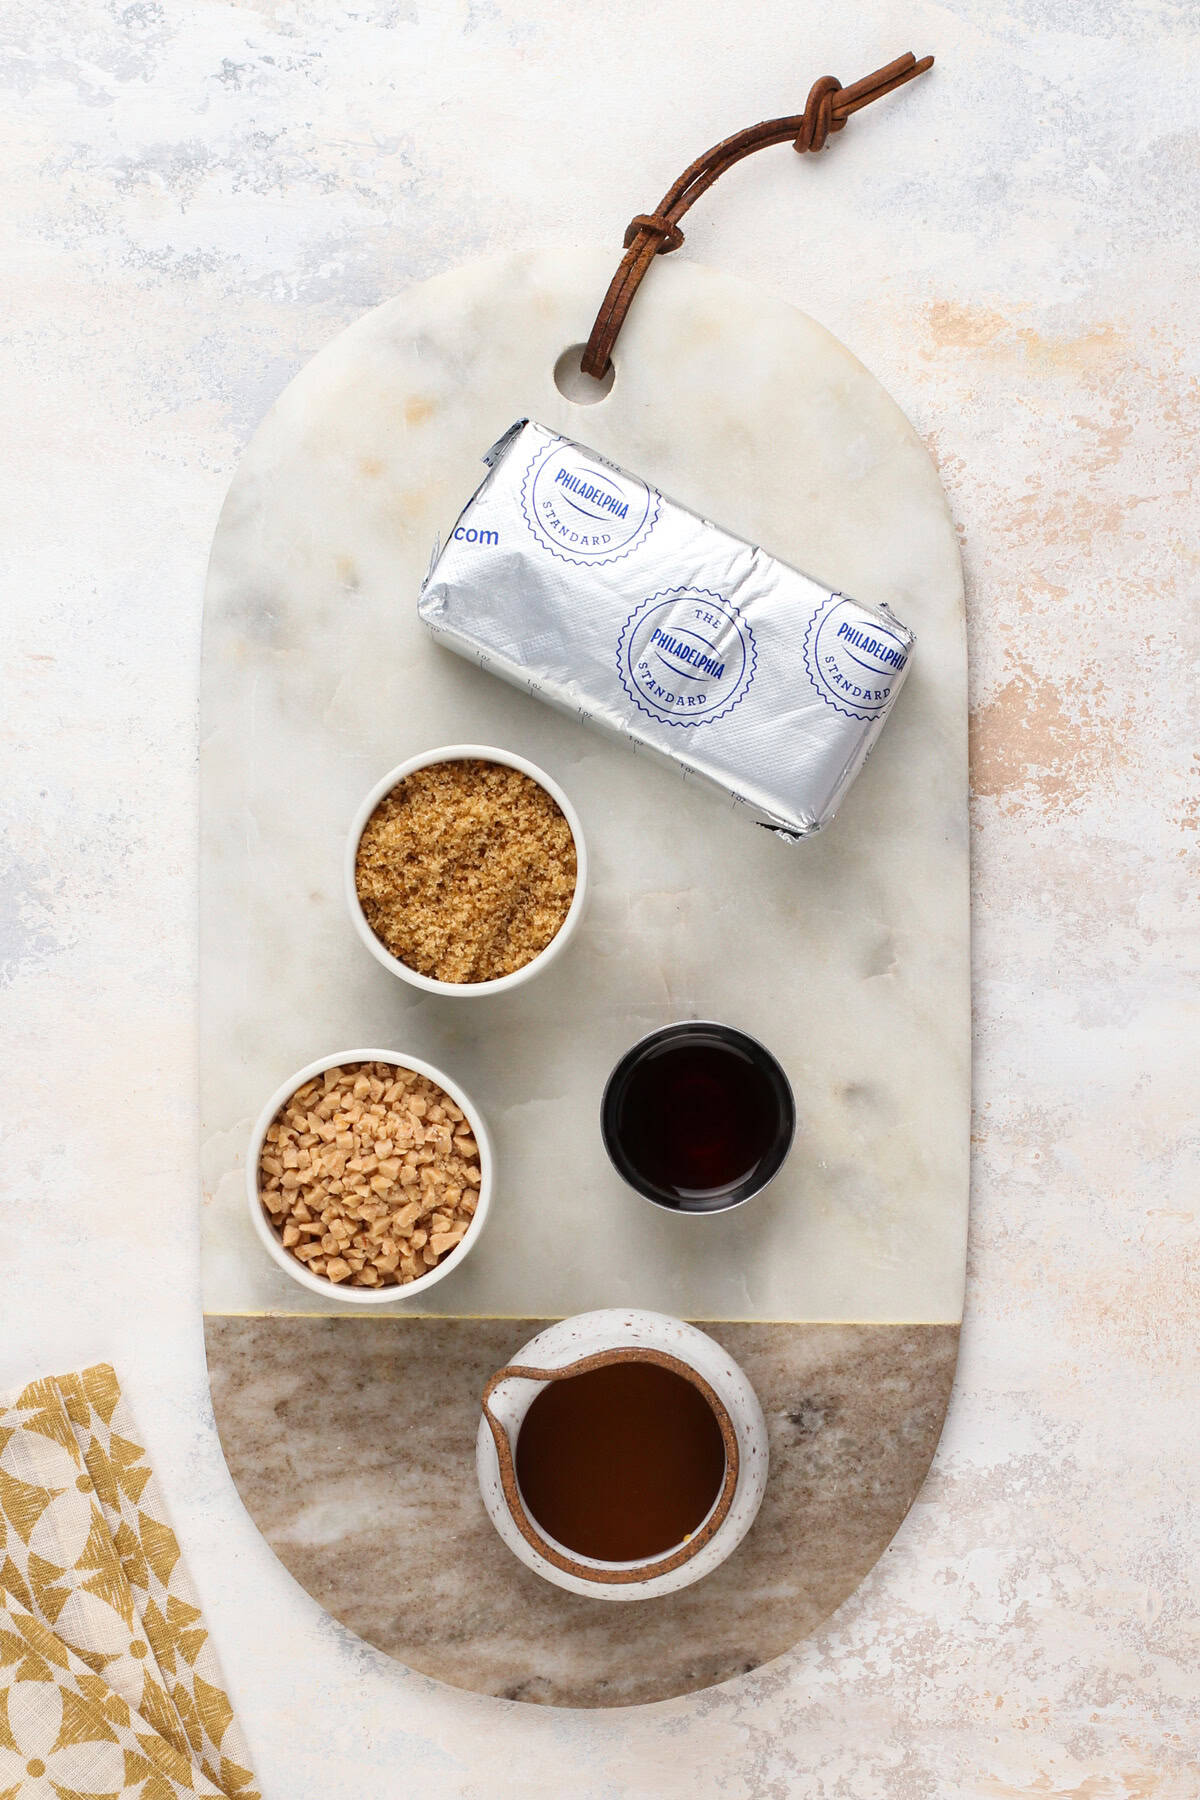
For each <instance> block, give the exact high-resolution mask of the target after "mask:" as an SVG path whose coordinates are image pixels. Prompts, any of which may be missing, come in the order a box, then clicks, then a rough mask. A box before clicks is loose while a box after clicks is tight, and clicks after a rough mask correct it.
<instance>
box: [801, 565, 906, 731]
mask: <svg viewBox="0 0 1200 1800" xmlns="http://www.w3.org/2000/svg"><path fill="white" fill-rule="evenodd" d="M911 647H912V646H911V640H910V639H909V638H908V636H907V634H906V633H904V632H902V631H901V630H900V628H899V627H898V626H893V625H887V624H885V623H884V622H883V621H882V620H880V619H879V618H878V617H876V616H875V615H873V614H871V613H868V612H866V611H864V609H863V608H862V607H861V606H858V605H856V604H855V602H854V601H853V600H847V599H846V598H845V596H844V595H842V594H830V596H829V598H828V600H824V601H822V603H821V605H820V606H819V607H818V608H817V610H816V612H815V613H814V614H813V617H812V619H811V620H810V621H809V626H808V630H807V631H806V632H805V634H804V666H805V668H806V669H807V670H808V674H809V679H810V680H811V681H812V683H813V686H814V687H815V688H816V690H817V692H818V693H819V694H820V696H821V698H822V700H824V702H825V704H826V705H827V706H832V707H833V708H834V710H835V711H836V712H840V713H844V714H845V715H846V717H847V718H848V719H863V720H869V719H877V718H878V717H879V715H880V713H881V712H883V710H884V708H885V707H886V706H887V704H888V701H889V700H890V699H891V697H892V694H893V692H894V690H895V687H896V683H897V682H898V680H899V679H900V677H901V675H902V674H903V673H904V670H905V667H906V665H907V663H908V657H909V651H910V649H911Z"/></svg>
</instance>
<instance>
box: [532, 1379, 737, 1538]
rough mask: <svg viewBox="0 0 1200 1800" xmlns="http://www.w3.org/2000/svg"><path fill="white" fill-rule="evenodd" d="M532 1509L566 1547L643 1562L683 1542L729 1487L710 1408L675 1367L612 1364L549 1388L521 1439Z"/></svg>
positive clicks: (536, 1401)
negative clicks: (721, 1493)
mask: <svg viewBox="0 0 1200 1800" xmlns="http://www.w3.org/2000/svg"><path fill="white" fill-rule="evenodd" d="M516 1472H517V1482H518V1485H519V1487H520V1489H521V1495H522V1498H523V1499H524V1502H525V1506H526V1508H527V1510H528V1511H529V1512H530V1513H531V1514H532V1516H533V1518H534V1520H535V1521H536V1522H537V1524H538V1525H539V1526H540V1527H541V1529H542V1530H543V1531H544V1532H545V1533H546V1534H547V1536H549V1537H552V1538H555V1539H557V1541H558V1542H559V1543H560V1544H561V1545H562V1546H563V1547H564V1549H567V1550H571V1551H574V1552H575V1554H576V1555H578V1556H590V1557H594V1558H595V1559H596V1560H597V1561H599V1562H642V1561H645V1560H647V1559H649V1558H651V1557H656V1556H662V1555H665V1553H666V1552H667V1551H668V1550H672V1549H674V1548H675V1546H676V1545H677V1544H680V1543H682V1542H683V1540H684V1539H685V1538H687V1537H688V1536H689V1535H690V1534H691V1533H692V1532H694V1531H695V1530H696V1529H697V1528H698V1526H700V1525H701V1524H702V1523H703V1521H704V1519H705V1517H706V1516H707V1514H708V1513H709V1512H710V1510H711V1509H712V1506H713V1503H714V1501H715V1500H716V1498H717V1496H718V1494H719V1493H720V1491H721V1486H722V1483H723V1482H724V1480H725V1444H724V1440H723V1439H722V1436H721V1428H720V1426H719V1425H718V1423H717V1420H716V1417H715V1415H714V1413H713V1410H712V1407H711V1406H710V1405H709V1403H708V1401H707V1400H706V1399H705V1398H704V1396H703V1394H702V1393H701V1392H700V1390H699V1389H698V1388H696V1387H694V1386H693V1384H692V1383H691V1382H690V1381H688V1380H687V1379H686V1378H685V1377H684V1376H682V1375H678V1374H676V1373H675V1371H674V1370H673V1369H666V1368H662V1367H661V1366H660V1365H659V1364H657V1363H651V1362H633V1361H630V1362H614V1363H609V1364H608V1365H607V1366H606V1367H603V1368H599V1369H590V1370H588V1371H587V1372H585V1373H583V1374H580V1375H568V1376H564V1377H563V1378H562V1379H561V1380H558V1381H550V1382H547V1384H546V1386H545V1387H544V1388H543V1389H542V1391H541V1392H540V1393H539V1394H538V1395H537V1396H536V1397H535V1398H534V1400H533V1401H532V1403H531V1404H530V1407H529V1410H528V1412H527V1413H526V1414H525V1417H524V1419H523V1420H522V1423H521V1429H520V1431H519V1433H518V1435H517V1448H516Z"/></svg>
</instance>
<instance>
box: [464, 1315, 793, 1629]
mask: <svg viewBox="0 0 1200 1800" xmlns="http://www.w3.org/2000/svg"><path fill="white" fill-rule="evenodd" d="M631 1361H633V1362H643V1363H651V1364H655V1365H657V1366H658V1367H659V1368H662V1369H667V1370H670V1371H671V1372H672V1373H674V1374H676V1375H679V1376H681V1377H682V1378H683V1379H684V1380H686V1381H688V1382H690V1383H691V1384H692V1386H693V1387H694V1388H695V1389H697V1391H698V1392H699V1393H700V1395H701V1396H702V1398H703V1399H704V1401H705V1402H706V1403H707V1405H708V1407H709V1408H710V1409H711V1412H712V1415H713V1418H714V1420H715V1421H716V1425H717V1427H718V1429H719V1431H720V1434H721V1440H722V1443H723V1445H724V1475H723V1478H722V1480H721V1483H720V1487H719V1489H718V1491H717V1494H716V1498H715V1499H714V1501H713V1503H712V1505H711V1506H710V1508H709V1510H708V1512H707V1514H706V1515H705V1516H704V1518H703V1519H701V1520H700V1522H699V1523H698V1524H697V1526H696V1527H695V1529H694V1530H691V1531H690V1532H688V1533H687V1534H686V1535H685V1536H684V1537H683V1538H682V1540H681V1541H680V1542H678V1543H676V1544H674V1545H671V1546H670V1547H669V1548H668V1549H666V1550H665V1551H664V1552H661V1553H659V1554H656V1555H654V1556H650V1557H646V1558H644V1559H643V1560H640V1561H630V1562H605V1561H602V1560H601V1559H599V1558H597V1557H593V1556H587V1555H583V1554H581V1553H579V1552H578V1551H576V1550H573V1549H570V1548H569V1547H568V1546H566V1545H565V1544H562V1543H559V1542H558V1541H557V1540H556V1539H554V1538H553V1537H551V1536H550V1535H549V1534H548V1532H547V1531H546V1530H545V1529H544V1528H543V1527H542V1526H541V1525H540V1524H539V1522H538V1520H537V1519H536V1518H535V1517H534V1516H533V1513H532V1512H531V1510H530V1508H529V1506H528V1505H527V1504H526V1499H525V1496H524V1495H523V1494H522V1492H521V1488H520V1484H519V1482H518V1478H517V1466H516V1464H517V1440H518V1437H519V1435H520V1431H521V1425H522V1422H523V1421H524V1419H525V1417H526V1415H527V1414H528V1412H529V1409H530V1407H531V1406H532V1404H533V1402H534V1400H535V1399H536V1398H537V1396H538V1395H539V1394H540V1393H541V1392H542V1391H543V1390H544V1389H545V1388H546V1387H547V1385H548V1384H549V1383H550V1382H554V1381H561V1380H564V1379H566V1378H569V1377H571V1376H576V1375H584V1374H587V1373H589V1372H590V1371H592V1370H594V1369H601V1368H604V1367H607V1366H610V1365H612V1364H614V1363H617V1362H631ZM476 1469H477V1472H478V1477H479V1488H480V1492H481V1494H482V1495H483V1503H484V1505H485V1507H486V1508H487V1511H488V1516H489V1517H490V1518H491V1521H492V1523H493V1525H494V1526H495V1527H496V1530H497V1531H498V1532H499V1534H500V1536H501V1537H502V1538H503V1539H504V1542H505V1543H506V1544H507V1545H508V1547H509V1549H510V1550H512V1552H513V1553H514V1555H516V1556H518V1557H519V1558H520V1560H521V1561H522V1562H523V1563H524V1564H525V1565H526V1567H528V1568H530V1569H532V1570H534V1572H535V1573H536V1574H538V1575H541V1576H543V1577H544V1578H545V1579H546V1580H547V1581H552V1582H554V1583H555V1584H556V1585H557V1586H558V1587H563V1588H567V1589H569V1590H570V1591H571V1592H572V1593H576V1594H589V1595H591V1596H592V1597H593V1598H595V1599H601V1600H644V1599H648V1598H650V1597H652V1596H655V1595H659V1594H670V1593H674V1592H675V1591H676V1590H677V1589H679V1588H683V1587H688V1586H690V1584H691V1583H692V1582H694V1581H699V1580H700V1578H701V1577H702V1576H704V1575H707V1574H708V1573H710V1571H711V1570H713V1569H715V1568H716V1567H717V1565H718V1564H719V1563H721V1562H723V1561H724V1560H725V1558H726V1557H727V1556H728V1555H729V1554H730V1552H731V1551H732V1550H734V1549H735V1548H736V1547H737V1545H738V1544H739V1543H740V1542H741V1540H742V1538H743V1537H745V1535H746V1533H747V1531H749V1529H750V1527H751V1525H752V1524H753V1523H754V1518H755V1515H756V1513H757V1512H758V1508H759V1504H760V1502H761V1500H762V1495H763V1489H764V1486H765V1484H766V1477H767V1432H766V1425H765V1423H764V1421H763V1415H762V1408H761V1407H760V1406H759V1403H758V1398H757V1396H756V1394H755V1392H754V1389H753V1388H752V1387H751V1385H750V1383H749V1381H748V1380H747V1378H746V1376H745V1374H744V1373H743V1371H742V1370H741V1369H740V1368H739V1367H738V1365H737V1363H736V1362H734V1360H733V1358H732V1357H731V1356H729V1355H728V1354H727V1352H726V1351H724V1350H723V1349H722V1348H721V1346H720V1345H719V1344H718V1343H716V1342H715V1341H714V1340H713V1339H712V1338H710V1337H708V1336H706V1334H705V1333H704V1332H702V1331H697V1329H696V1328H695V1326H694V1325H687V1324H685V1323H684V1322H683V1320H681V1319H673V1318H671V1317H669V1316H668V1315H667V1314H665V1313H655V1312H638V1311H630V1310H626V1309H623V1308H613V1309H611V1310H607V1311H603V1312H591V1313H580V1314H579V1315H577V1316H576V1317H575V1318H571V1319H562V1320H559V1321H558V1322H557V1323H556V1324H554V1325H551V1326H549V1327H548V1328H547V1329H546V1330H545V1331H541V1332H539V1333H538V1335H537V1336H536V1337H535V1338H532V1339H531V1340H530V1341H529V1343H527V1344H525V1345H524V1346H523V1347H522V1349H521V1350H519V1351H518V1352H517V1354H516V1356H515V1357H514V1359H513V1361H512V1362H511V1363H510V1364H509V1365H508V1366H507V1367H506V1368H503V1369H500V1370H499V1371H498V1372H497V1373H496V1374H495V1375H493V1376H492V1378H491V1380H490V1381H489V1382H488V1384H487V1387H486V1388H485V1390H484V1395H483V1416H482V1417H481V1419H480V1422H479V1432H478V1436H477V1439H476Z"/></svg>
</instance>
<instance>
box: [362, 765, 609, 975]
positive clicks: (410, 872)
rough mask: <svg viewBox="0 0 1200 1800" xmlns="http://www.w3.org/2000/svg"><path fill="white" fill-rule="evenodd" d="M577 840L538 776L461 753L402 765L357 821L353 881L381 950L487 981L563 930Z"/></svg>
mask: <svg viewBox="0 0 1200 1800" xmlns="http://www.w3.org/2000/svg"><path fill="white" fill-rule="evenodd" d="M576 874H577V870H576V861H575V840H574V838H573V836H572V835H571V827H570V826H569V825H568V823H567V821H566V818H565V817H564V816H563V812H562V809H561V808H560V807H559V806H558V804H557V802H556V801H555V800H554V799H553V798H552V796H551V795H550V794H548V793H547V792H546V790H545V788H543V787H542V786H540V785H539V783H538V782H536V781H534V780H532V779H531V777H530V776H528V775H526V774H524V773H523V772H522V771H521V770H520V769H513V768H509V767H508V765H507V764H505V763H495V762H485V761H483V760H482V759H479V758H462V759H460V760H458V761H454V762H441V763H430V764H427V765H426V767H425V768H423V769H415V770H414V771H413V773H412V774H411V775H406V776H405V778H404V780H403V781H401V782H399V783H398V784H397V786H395V787H394V788H393V789H392V790H391V792H390V793H389V794H386V795H385V796H384V798H383V799H382V800H381V801H380V803H379V805H378V806H377V807H376V808H375V811H374V812H373V813H372V814H371V817H370V818H369V819H368V820H367V823H366V825H365V827H364V829H363V834H362V837H361V839H360V840H359V845H358V854H357V857H356V860H355V869H354V880H355V886H356V887H357V889H358V898H359V903H360V905H361V906H362V909H363V913H364V915H365V917H366V921H367V923H368V925H369V926H370V927H371V930H372V931H373V932H374V933H375V935H376V937H377V938H378V939H379V941H380V942H381V943H382V944H383V945H384V947H385V949H387V950H390V951H391V953H392V955H393V956H394V957H396V958H397V959H398V960H399V961H400V962H402V963H404V964H405V965H406V967H408V968H410V969H414V970H415V971H416V972H417V974H418V975H425V976H429V977H431V978H433V979H434V980H436V981H453V982H474V981H494V980H496V979H498V978H499V977H500V976H502V975H511V974H512V973H513V972H514V971H515V970H517V969H521V968H524V966H525V964H526V963H529V962H532V961H533V959H534V957H535V956H539V955H540V954H541V952H542V951H543V950H544V949H545V948H546V946H547V944H549V943H550V941H551V939H552V938H554V937H555V936H556V935H557V933H558V932H559V931H560V930H561V929H562V925H563V921H564V920H565V918H566V916H567V913H568V911H569V910H570V906H571V901H572V900H573V898H574V895H575V882H576Z"/></svg>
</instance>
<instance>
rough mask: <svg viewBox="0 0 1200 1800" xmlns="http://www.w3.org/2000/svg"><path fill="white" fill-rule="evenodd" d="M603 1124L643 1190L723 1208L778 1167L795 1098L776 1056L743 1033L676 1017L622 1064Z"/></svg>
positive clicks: (686, 1208)
mask: <svg viewBox="0 0 1200 1800" xmlns="http://www.w3.org/2000/svg"><path fill="white" fill-rule="evenodd" d="M602 1125H603V1132H604V1141H605V1146H606V1148H607V1150H608V1153H609V1155H610V1156H611V1158H612V1160H613V1162H614V1163H615V1165H616V1167H617V1169H618V1170H619V1172H620V1173H621V1174H622V1175H623V1176H624V1177H625V1179H626V1180H627V1181H628V1182H630V1184H631V1185H632V1186H633V1187H635V1188H637V1190H638V1191H639V1193H642V1194H644V1195H645V1196H646V1197H647V1199H650V1200H655V1201H657V1202H658V1204H659V1205H661V1206H669V1207H673V1208H675V1209H676V1210H678V1211H682V1212H716V1211H721V1210H723V1209H724V1208H725V1207H727V1206H734V1205H737V1204H738V1203H739V1202H740V1201H742V1200H745V1199H748V1198H749V1196H750V1195H751V1194H754V1193H757V1192H758V1190H759V1189H760V1188H762V1187H765V1186H766V1184H767V1182H768V1181H770V1179H771V1177H772V1176H773V1175H774V1174H775V1173H776V1171H777V1170H778V1169H779V1167H780V1166H781V1164H782V1163H783V1160H784V1158H785V1157H786V1155H787V1152H788V1149H789V1148H790V1145H791V1141H792V1133H793V1130H794V1126H795V1106H794V1102H793V1100H792V1093H791V1089H790V1087H789V1085H788V1081H787V1077H786V1076H785V1075H784V1073H783V1070H782V1069H781V1068H780V1066H779V1064H778V1063H777V1062H776V1060H775V1058H774V1057H773V1056H772V1055H771V1054H770V1052H769V1051H768V1050H766V1049H764V1047H763V1046H762V1045H761V1044H759V1043H757V1042H756V1041H755V1040H754V1039H753V1038H751V1037H747V1036H746V1035H745V1033H744V1032H740V1031H735V1030H734V1029H733V1028H732V1027H731V1026H726V1025H707V1024H697V1025H673V1026H668V1027H667V1028H666V1029H665V1030H663V1031H661V1032H656V1033H654V1034H653V1035H652V1036H651V1037H649V1038H646V1039H644V1040H643V1041H642V1043H641V1044H636V1045H635V1046H634V1048H633V1049H632V1050H631V1051H630V1052H629V1053H628V1055H627V1056H625V1057H624V1058H623V1059H622V1061H621V1062H620V1063H618V1064H617V1067H616V1069H615V1070H614V1071H613V1074H612V1076H611V1078H610V1080H609V1084H608V1088H607V1089H606V1091H605V1096H604V1106H603V1120H602Z"/></svg>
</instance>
